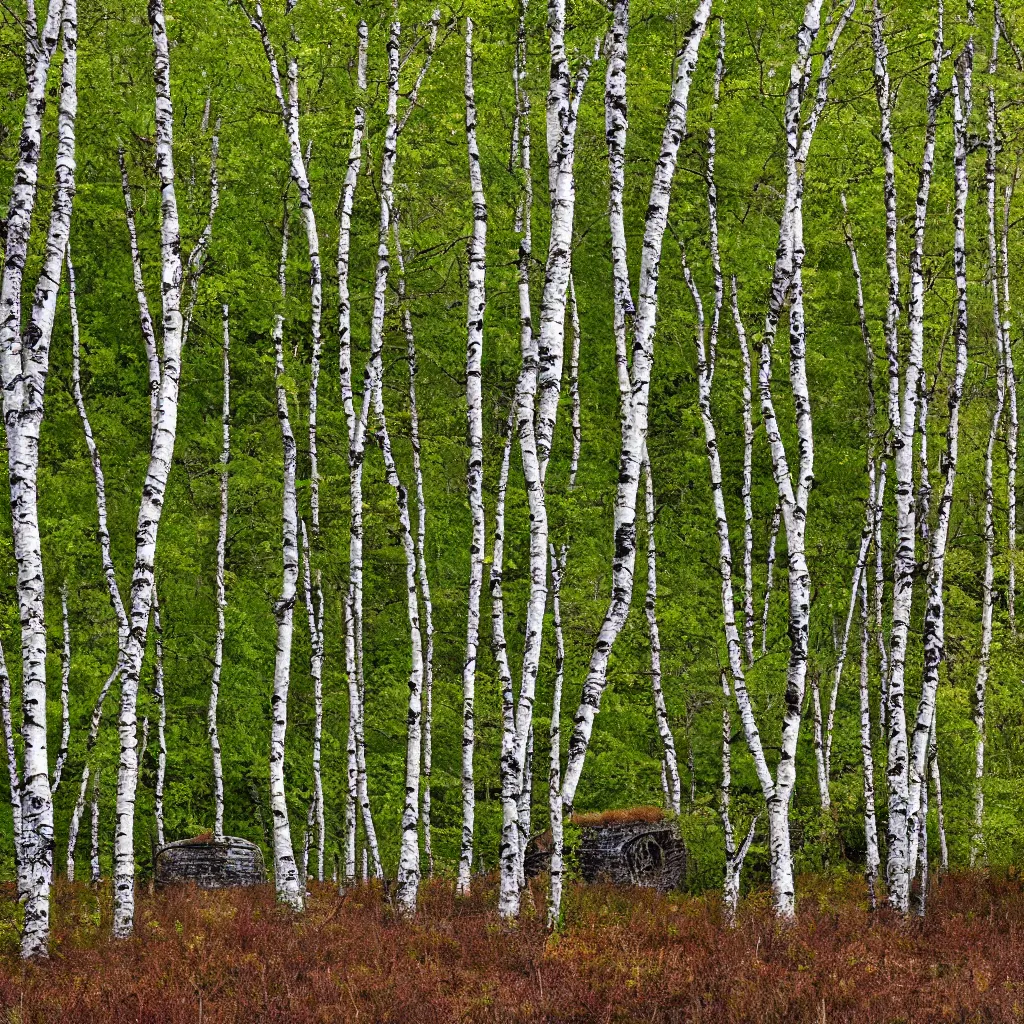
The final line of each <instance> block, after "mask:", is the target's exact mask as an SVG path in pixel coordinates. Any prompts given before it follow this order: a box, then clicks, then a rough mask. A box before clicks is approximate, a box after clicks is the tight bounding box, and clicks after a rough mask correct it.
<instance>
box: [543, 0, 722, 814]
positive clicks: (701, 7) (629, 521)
mask: <svg viewBox="0 0 1024 1024" xmlns="http://www.w3.org/2000/svg"><path fill="white" fill-rule="evenodd" d="M710 13H711V2H710V0H701V2H700V3H699V4H698V6H697V8H696V10H695V12H694V17H693V24H692V25H691V27H690V29H689V31H688V32H687V35H686V37H685V40H684V42H683V45H682V47H681V49H680V51H679V53H678V55H677V60H676V69H675V80H674V82H673V86H672V97H671V100H670V102H669V112H668V117H667V121H666V125H665V131H664V134H663V136H662V142H661V151H660V154H659V157H658V161H657V164H656V165H655V170H654V181H653V183H652V185H651V192H650V200H649V202H648V207H647V211H648V212H647V217H646V222H645V225H644V242H643V256H642V259H641V265H640V288H639V303H638V306H637V316H636V323H635V327H634V331H633V365H632V367H631V368H630V381H631V394H630V401H629V403H628V406H627V408H626V409H624V415H623V419H622V430H621V434H622V451H621V454H620V457H619V474H618V480H619V483H618V486H617V491H616V498H615V517H614V519H615V521H614V538H615V554H614V558H613V562H612V597H611V601H610V602H609V606H608V610H607V611H606V612H605V616H604V621H603V622H602V624H601V628H600V631H599V633H598V637H597V641H596V643H595V644H594V649H593V652H592V654H591V659H590V665H589V669H588V673H587V679H586V682H585V683H584V687H583V698H582V700H581V702H580V705H579V708H578V709H577V712H576V715H575V717H574V723H575V724H574V728H573V733H572V737H571V739H570V742H569V756H568V763H567V765H566V770H565V776H564V778H563V781H562V800H563V802H564V804H565V805H566V807H571V806H572V804H573V800H574V799H575V796H576V787H577V786H578V785H579V780H580V775H581V774H582V771H583V761H584V758H585V757H586V751H587V746H588V744H589V742H590V736H591V733H592V731H593V727H594V718H595V717H596V715H597V713H598V710H599V708H600V702H601V695H602V693H603V692H604V688H605V684H606V681H607V673H608V659H609V657H610V655H611V650H612V646H613V645H614V642H615V639H616V638H617V637H618V635H619V633H620V632H621V630H622V627H623V625H624V623H625V620H626V614H627V612H628V610H629V605H630V601H631V598H632V593H633V576H634V567H635V562H636V498H637V490H638V488H639V483H640V465H641V460H642V456H643V452H644V450H645V448H646V443H647V406H648V400H649V395H650V379H651V376H650V375H651V365H652V362H653V356H654V347H653V341H654V326H655V318H656V311H657V295H658V293H657V282H658V269H659V264H660V259H661V245H662V240H663V239H664V234H665V227H666V224H667V221H668V203H669V198H670V196H671V189H672V179H673V177H674V176H675V169H676V161H677V158H678V153H679V143H680V141H681V139H682V136H683V133H684V131H685V128H686V116H687V110H688V101H689V93H690V83H691V81H692V78H693V72H694V69H695V67H696V63H697V50H698V46H699V44H700V39H701V36H702V35H703V33H704V29H705V26H706V24H707V21H708V18H709V16H710ZM620 301H622V297H620V296H616V302H620Z"/></svg>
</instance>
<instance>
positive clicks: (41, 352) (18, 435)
mask: <svg viewBox="0 0 1024 1024" xmlns="http://www.w3.org/2000/svg"><path fill="white" fill-rule="evenodd" d="M27 14H28V17H27V20H26V21H25V23H24V27H25V43H26V50H25V67H26V72H27V76H28V92H27V95H26V105H25V114H24V118H23V121H22V131H21V138H20V140H19V156H18V160H17V162H16V165H15V168H14V178H13V187H12V190H11V198H10V203H9V206H8V218H7V221H8V222H7V242H6V247H5V251H4V266H3V277H2V282H0V380H2V384H3V415H4V426H5V429H6V434H7V451H8V456H7V465H8V477H9V484H10V503H11V522H12V531H13V535H14V557H15V561H16V562H17V595H18V611H19V618H20V621H21V661H22V676H21V704H22V723H21V735H22V749H23V760H22V772H21V778H20V783H21V786H20V796H21V842H20V857H19V860H18V867H19V882H20V886H19V888H20V894H21V899H22V903H23V905H24V926H23V930H22V940H21V955H22V956H23V957H25V958H29V957H44V956H46V955H47V952H48V943H49V932H50V886H51V881H52V877H53V797H52V793H51V790H50V768H49V761H48V756H47V730H46V623H45V616H44V582H43V562H42V549H41V541H40V530H39V510H38V504H37V501H38V467H39V434H40V430H41V427H42V421H43V400H44V393H45V390H46V379H47V374H48V371H49V359H50V342H51V340H52V336H53V324H54V316H55V313H56V306H57V293H58V291H59V286H60V275H61V268H62V266H63V263H64V255H65V250H66V247H67V240H68V234H69V231H70V227H71V204H72V198H73V195H74V190H75V118H76V114H77V103H78V100H77V86H76V80H77V28H78V23H77V18H78V15H77V9H76V6H75V3H74V0H68V2H65V3H64V4H61V3H59V2H56V0H54V2H51V3H50V4H49V6H48V9H47V15H46V22H45V24H44V26H43V31H42V36H41V37H40V34H39V28H38V25H37V23H36V12H35V7H34V4H33V5H29V8H28V12H27ZM58 31H59V32H60V33H61V38H62V41H63V53H64V58H63V64H62V71H61V83H60V106H59V113H58V119H57V135H58V143H57V154H56V167H55V171H54V182H55V187H54V192H53V205H52V209H51V213H50V220H49V226H48V229H47V235H46V249H45V255H44V258H43V266H42V270H41V272H40V275H39V279H38V281H37V284H36V287H35V291H34V293H33V298H32V304H31V311H30V315H29V321H28V324H27V325H26V326H25V328H24V330H23V329H22V297H21V290H22V282H23V278H24V270H25V261H26V256H27V251H28V243H29V236H30V233H31V225H32V210H33V207H34V205H35V200H36V195H37V192H38V174H39V159H40V148H41V131H42V119H43V115H44V113H45V108H46V97H45V89H46V84H47V75H48V72H49V68H50V63H51V60H52V58H53V54H54V51H55V48H56V43H57V34H58Z"/></svg>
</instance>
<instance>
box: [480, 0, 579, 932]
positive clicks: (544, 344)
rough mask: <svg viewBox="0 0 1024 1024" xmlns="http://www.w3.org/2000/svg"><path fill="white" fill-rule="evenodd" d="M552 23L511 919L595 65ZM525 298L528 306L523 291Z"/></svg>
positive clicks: (526, 424) (531, 394) (555, 7)
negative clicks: (582, 111)
mask: <svg viewBox="0 0 1024 1024" xmlns="http://www.w3.org/2000/svg"><path fill="white" fill-rule="evenodd" d="M548 30H549V48H550V54H551V65H550V67H551V74H550V80H549V86H548V96H547V148H548V183H549V199H550V205H551V231H550V236H549V241H548V254H547V261H546V265H545V275H544V290H543V294H542V298H541V308H540V330H539V331H538V332H534V331H533V327H532V323H528V322H527V321H526V320H523V324H524V326H523V329H522V330H521V348H522V356H523V363H522V372H521V374H520V383H519V386H518V387H517V389H516V393H517V414H516V415H517V419H518V433H519V444H520V451H521V454H522V464H523V476H524V481H525V484H526V494H527V501H528V505H529V510H530V556H529V557H530V595H529V600H528V603H527V610H526V642H525V644H524V648H523V664H522V676H521V682H520V688H519V698H518V701H517V703H516V709H515V736H514V742H511V743H509V742H505V743H504V749H503V754H502V759H501V766H502V837H501V850H502V857H501V872H500V892H499V908H498V909H499V913H500V914H501V915H502V917H503V918H505V919H506V920H510V919H512V918H514V917H516V916H517V915H518V913H519V895H520V889H521V885H520V880H521V879H522V875H523V871H522V864H521V861H522V857H521V856H520V852H521V849H522V832H521V827H520V824H519V815H518V803H519V793H520V791H521V790H522V787H523V776H524V771H525V768H524V764H525V758H526V753H527V742H528V737H529V734H530V730H531V728H532V724H533V705H534V700H535V698H536V689H537V676H538V673H539V670H540V654H541V642H542V638H543V630H544V613H545V609H546V607H547V593H548V583H547V580H548V514H547V501H546V495H545V486H544V481H545V476H546V473H547V466H548V459H549V457H550V454H551V445H552V439H553V436H554V429H555V418H556V416H557V412H558V402H559V397H560V395H561V385H562V370H563V363H564V351H565V314H566V300H567V295H568V286H569V275H570V270H571V251H572V227H573V220H574V216H575V204H576V186H575V178H574V162H575V153H576V148H575V141H576V126H577V123H578V116H577V115H578V110H579V103H580V98H581V97H582V94H583V89H584V87H585V85H586V82H587V78H588V76H589V73H590V62H584V63H583V65H582V66H581V68H580V70H579V73H578V75H577V78H576V82H575V86H573V83H572V80H571V76H570V73H569V63H568V59H567V57H566V53H565V0H549V3H548ZM520 267H521V269H520V290H521V291H522V289H523V288H524V287H525V288H526V289H527V290H528V288H529V277H528V273H527V272H526V271H527V270H528V267H527V265H526V263H525V260H524V256H523V246H522V245H521V246H520ZM520 305H521V309H522V308H523V307H522V299H521V300H520ZM521 316H522V314H521Z"/></svg>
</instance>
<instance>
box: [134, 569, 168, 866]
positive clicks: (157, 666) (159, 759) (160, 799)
mask: <svg viewBox="0 0 1024 1024" xmlns="http://www.w3.org/2000/svg"><path fill="white" fill-rule="evenodd" d="M153 644H154V648H155V656H154V659H153V697H154V699H155V700H156V708H157V718H156V742H157V755H156V785H155V788H154V791H153V813H154V815H155V816H156V844H157V846H163V845H164V778H165V776H166V774H167V735H166V731H167V699H166V696H165V695H164V631H163V627H162V625H161V624H160V601H159V599H158V598H157V593H156V587H155V586H154V587H153ZM139 760H140V761H141V760H142V759H141V757H140V758H139Z"/></svg>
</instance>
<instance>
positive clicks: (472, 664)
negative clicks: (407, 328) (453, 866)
mask: <svg viewBox="0 0 1024 1024" xmlns="http://www.w3.org/2000/svg"><path fill="white" fill-rule="evenodd" d="M518 67H519V61H518V51H517V59H516V68H517V70H518ZM516 88H517V90H518V88H519V78H518V74H517V77H516ZM465 101H466V151H467V154H468V159H469V186H470V192H471V195H472V199H473V233H472V235H471V236H470V241H469V245H468V256H469V283H468V289H467V297H466V431H467V437H468V440H469V461H468V465H467V470H466V488H467V491H468V496H469V509H470V516H471V518H472V524H473V527H472V529H473V532H472V537H471V540H470V545H469V591H468V611H467V618H466V659H465V662H464V663H463V668H462V838H461V843H460V847H459V874H458V880H457V890H458V892H459V893H460V894H461V895H466V894H468V892H469V886H470V873H471V870H472V866H473V830H474V820H475V815H476V806H475V803H476V797H475V782H474V776H473V753H474V746H475V740H476V732H475V730H476V724H475V705H476V666H477V657H478V653H479V649H480V596H481V592H482V590H483V579H484V545H485V543H486V532H485V523H484V495H483V484H484V479H483V478H484V436H483V435H484V424H483V388H482V382H483V341H484V313H485V310H486V306H487V296H486V270H487V199H486V196H485V195H484V185H483V173H482V171H481V169H480V149H479V146H478V144H477V134H476V129H477V113H476V97H475V91H474V87H473V23H472V21H470V20H469V19H467V20H466V76H465ZM516 117H517V121H516V146H517V147H518V145H519V138H518V127H519V121H518V117H519V110H518V106H517V109H516ZM510 439H511V435H510Z"/></svg>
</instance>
